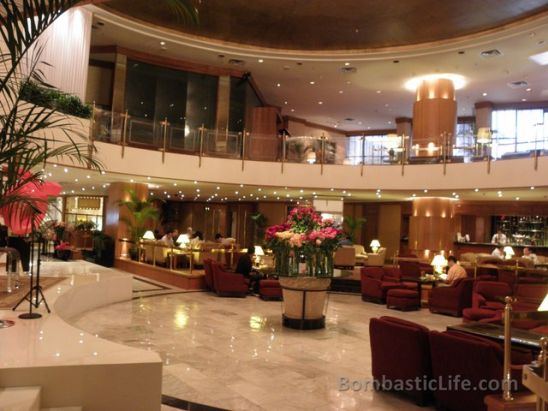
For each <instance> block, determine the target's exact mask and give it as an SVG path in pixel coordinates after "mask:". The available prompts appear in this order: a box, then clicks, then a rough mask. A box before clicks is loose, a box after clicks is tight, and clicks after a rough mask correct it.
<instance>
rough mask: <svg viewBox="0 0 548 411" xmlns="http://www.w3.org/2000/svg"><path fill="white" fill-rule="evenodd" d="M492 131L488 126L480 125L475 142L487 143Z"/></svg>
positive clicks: (489, 140)
mask: <svg viewBox="0 0 548 411" xmlns="http://www.w3.org/2000/svg"><path fill="white" fill-rule="evenodd" d="M492 135H493V133H492V132H491V129H490V128H489V127H480V128H479V129H478V137H477V142H478V143H480V144H489V143H490V142H491V137H492Z"/></svg>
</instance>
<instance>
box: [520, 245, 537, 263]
mask: <svg viewBox="0 0 548 411" xmlns="http://www.w3.org/2000/svg"><path fill="white" fill-rule="evenodd" d="M523 258H527V259H528V260H531V261H533V264H538V258H537V255H536V254H535V253H534V252H532V251H531V249H530V248H529V247H525V248H524V249H523Z"/></svg>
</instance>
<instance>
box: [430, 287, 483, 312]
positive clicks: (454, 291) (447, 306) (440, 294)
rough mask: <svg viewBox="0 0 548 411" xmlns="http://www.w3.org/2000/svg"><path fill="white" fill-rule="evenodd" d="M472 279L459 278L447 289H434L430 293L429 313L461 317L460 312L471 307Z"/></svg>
mask: <svg viewBox="0 0 548 411" xmlns="http://www.w3.org/2000/svg"><path fill="white" fill-rule="evenodd" d="M473 285H474V280H473V279H472V278H461V279H458V280H457V281H455V283H454V284H452V285H451V286H449V287H435V288H433V289H432V292H431V293H430V299H429V301H428V308H429V309H430V312H433V313H440V314H449V315H453V316H455V317H462V310H463V309H465V308H468V307H471V306H472V287H473Z"/></svg>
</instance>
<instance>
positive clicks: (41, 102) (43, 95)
mask: <svg viewBox="0 0 548 411" xmlns="http://www.w3.org/2000/svg"><path fill="white" fill-rule="evenodd" d="M21 99H23V100H25V101H27V102H30V103H33V104H36V105H37V106H42V107H48V108H50V109H56V110H57V111H58V112H60V113H64V114H69V115H72V116H75V117H80V118H91V115H92V111H93V110H92V108H91V106H90V105H89V104H84V103H82V100H80V98H78V97H77V96H71V95H70V94H66V93H62V92H61V91H59V90H55V89H51V88H47V87H42V86H39V85H38V84H36V83H34V82H33V81H27V82H26V83H24V84H23V85H22V86H21Z"/></svg>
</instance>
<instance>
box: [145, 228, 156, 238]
mask: <svg viewBox="0 0 548 411" xmlns="http://www.w3.org/2000/svg"><path fill="white" fill-rule="evenodd" d="M155 239H156V237H155V236H154V233H153V232H152V231H151V230H147V231H146V232H145V234H144V235H143V240H155Z"/></svg>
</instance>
